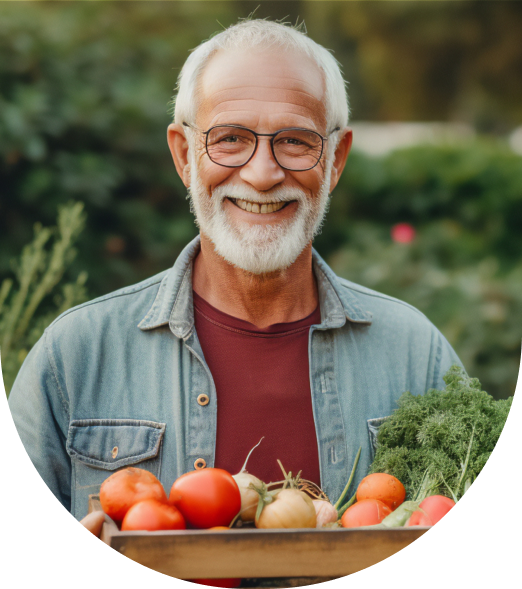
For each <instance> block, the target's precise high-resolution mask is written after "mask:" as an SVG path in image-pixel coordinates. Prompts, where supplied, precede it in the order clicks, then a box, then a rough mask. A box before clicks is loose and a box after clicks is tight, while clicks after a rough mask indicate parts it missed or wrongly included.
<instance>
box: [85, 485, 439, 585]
mask: <svg viewBox="0 0 522 589" xmlns="http://www.w3.org/2000/svg"><path fill="white" fill-rule="evenodd" d="M97 509H101V507H100V504H99V499H98V496H95V495H91V496H90V498H89V512H91V511H94V510H97ZM106 519H107V521H106V522H105V523H104V525H103V529H102V535H101V539H102V540H103V541H104V542H106V543H107V544H108V545H109V546H111V547H112V548H114V549H115V550H117V551H118V552H120V553H122V554H124V555H125V556H127V557H128V558H130V559H132V560H134V561H136V562H138V563H140V564H142V565H144V566H146V567H148V568H150V569H153V570H155V571H158V572H160V573H163V574H165V575H169V576H171V577H176V578H178V579H198V578H199V579H206V578H212V579H217V578H229V577H233V578H242V579H266V580H267V583H266V585H265V586H271V587H292V586H301V585H307V584H311V583H318V582H321V581H325V580H329V579H335V578H338V577H343V576H345V575H349V574H351V573H355V572H357V571H360V570H362V569H364V568H366V567H369V566H371V565H372V564H375V563H377V562H380V561H381V560H384V559H385V558H388V557H389V556H391V555H392V554H395V553H396V552H398V551H399V550H401V549H402V548H404V547H405V546H407V545H408V544H410V543H411V542H413V541H414V540H416V539H417V538H419V537H420V536H422V534H424V533H425V532H426V530H427V529H429V528H390V529H388V530H358V529H353V530H344V529H307V530H257V529H255V528H246V527H245V528H241V529H232V530H229V531H209V530H173V531H160V532H122V531H120V530H119V529H118V527H117V526H116V524H115V523H114V522H113V521H112V520H110V518H108V517H107V516H106ZM276 579H279V580H280V581H279V582H277V581H276ZM270 580H271V581H270ZM307 580H308V581H307ZM246 584H247V585H248V583H246ZM257 585H258V586H261V585H263V583H258V584H257ZM249 586H256V584H249Z"/></svg>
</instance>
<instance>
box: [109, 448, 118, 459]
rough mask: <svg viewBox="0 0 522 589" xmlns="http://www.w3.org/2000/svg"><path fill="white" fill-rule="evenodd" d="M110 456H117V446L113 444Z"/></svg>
mask: <svg viewBox="0 0 522 589" xmlns="http://www.w3.org/2000/svg"><path fill="white" fill-rule="evenodd" d="M111 454H112V457H113V458H116V456H118V446H114V448H113V449H112V452H111Z"/></svg>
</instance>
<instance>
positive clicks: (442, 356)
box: [428, 328, 466, 391]
mask: <svg viewBox="0 0 522 589" xmlns="http://www.w3.org/2000/svg"><path fill="white" fill-rule="evenodd" d="M431 364H432V367H433V369H432V378H431V379H429V381H430V380H431V382H429V381H428V389H437V390H439V391H440V390H443V389H445V388H446V383H445V382H444V375H445V374H446V372H448V370H449V369H450V368H451V366H453V365H454V364H457V365H458V366H461V367H462V368H463V369H464V371H465V370H466V369H465V368H464V365H463V364H462V362H461V360H460V358H459V357H458V356H457V353H456V352H455V350H454V349H453V348H452V347H451V345H450V343H449V342H448V340H447V339H446V338H445V337H444V336H443V335H442V333H441V332H440V331H439V330H438V329H436V328H434V334H433V339H432V361H431Z"/></svg>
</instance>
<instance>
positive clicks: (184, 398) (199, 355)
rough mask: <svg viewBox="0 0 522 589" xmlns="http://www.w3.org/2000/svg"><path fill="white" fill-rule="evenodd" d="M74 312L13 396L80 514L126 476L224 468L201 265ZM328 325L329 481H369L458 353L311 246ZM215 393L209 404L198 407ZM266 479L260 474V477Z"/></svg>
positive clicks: (333, 489) (321, 423)
mask: <svg viewBox="0 0 522 589" xmlns="http://www.w3.org/2000/svg"><path fill="white" fill-rule="evenodd" d="M199 248H200V244H199V238H196V239H194V240H193V241H192V242H191V243H190V244H189V245H188V246H187V247H186V248H185V249H184V250H183V252H182V253H181V255H180V256H179V258H178V259H177V260H176V263H175V264H174V266H173V267H172V268H171V269H170V270H167V271H165V272H163V273H161V274H159V275H157V276H154V277H152V278H149V279H148V280H145V281H143V282H141V283H139V284H136V285H134V286H130V287H127V288H123V289H121V290H118V291H116V292H113V293H111V294H108V295H106V296H103V297H101V298H98V299H95V300H93V301H90V302H88V303H85V304H83V305H80V306H78V307H75V308H73V309H70V310H69V311H66V312H65V313H63V314H62V315H61V316H60V317H59V318H58V319H56V320H55V321H54V322H53V323H52V324H51V325H50V326H49V327H48V328H47V329H46V331H45V333H44V335H43V336H42V337H41V339H40V340H39V341H38V343H37V344H36V345H35V346H34V347H33V349H32V350H31V352H30V353H29V355H28V357H27V358H26V360H25V362H24V364H23V366H22V368H21V370H20V372H19V374H18V377H17V379H16V382H15V383H14V386H13V389H12V391H11V395H10V398H9V404H10V408H11V411H12V414H13V418H14V422H15V424H16V427H17V429H18V432H19V434H20V437H21V439H22V442H23V444H24V446H25V448H26V450H27V452H28V454H29V456H30V458H31V460H32V461H33V463H34V465H35V467H36V469H37V470H38V472H39V473H40V475H41V476H42V477H43V479H44V480H45V482H46V483H47V485H48V486H49V487H50V489H51V490H52V491H53V493H54V494H55V495H56V497H57V498H58V499H59V500H60V501H61V502H62V504H63V505H64V506H65V507H66V508H67V509H69V510H70V511H71V512H72V513H73V514H74V515H75V517H77V518H81V517H83V516H84V515H86V513H87V508H88V496H89V494H94V493H97V492H98V491H99V488H100V485H101V483H102V482H103V481H104V480H105V479H106V478H107V477H108V476H109V475H110V474H112V473H113V472H114V471H116V470H117V469H119V468H123V467H127V466H136V467H139V468H145V469H147V470H149V471H151V472H153V473H154V474H155V475H156V476H157V477H158V478H159V479H160V481H161V482H162V483H163V485H164V487H165V489H166V491H167V494H168V492H169V490H170V486H171V485H172V483H173V482H174V480H175V479H176V478H177V477H178V476H180V475H181V474H183V473H185V472H187V471H190V470H193V469H194V468H195V467H196V466H195V465H196V464H198V466H200V465H201V464H206V466H207V467H211V466H213V464H214V449H215V439H216V415H217V413H216V409H217V403H218V399H217V398H216V389H215V386H214V382H213V380H212V375H211V373H210V370H209V368H208V366H207V364H206V362H205V359H204V357H203V352H202V349H201V345H200V343H199V341H198V336H197V333H196V331H195V328H194V313H193V300H192V267H193V264H192V262H193V259H194V258H195V256H196V255H197V253H198V252H199ZM313 269H314V273H315V276H316V278H317V285H318V292H319V302H320V309H321V323H320V324H319V325H313V326H312V327H311V328H310V333H309V346H308V350H309V361H310V385H311V392H312V404H313V411H314V419H315V434H316V436H317V442H318V448H319V464H320V473H321V486H322V488H323V490H324V491H325V492H326V493H327V495H328V497H329V498H330V500H332V501H335V500H337V498H338V496H339V495H340V493H341V491H342V489H343V488H344V486H345V484H346V482H347V480H348V476H349V473H350V471H351V469H352V465H353V462H354V459H355V457H356V454H357V451H358V449H359V447H360V446H361V447H362V452H361V458H360V461H359V466H358V468H357V473H356V477H355V481H354V483H353V489H355V487H356V485H357V484H358V482H359V481H360V480H361V478H362V477H364V476H365V475H366V473H367V471H368V468H369V466H370V464H371V461H372V458H373V453H374V450H375V435H376V432H377V429H378V426H379V424H380V423H381V422H382V418H384V417H385V416H387V415H389V414H390V413H391V412H392V411H393V409H394V408H395V407H396V400H397V399H398V398H399V397H400V395H401V394H402V393H403V392H404V391H411V392H412V393H413V394H423V393H424V392H425V391H426V390H428V389H430V388H443V387H444V382H443V380H442V377H443V375H444V373H445V372H446V370H447V369H448V368H449V367H450V366H451V365H452V364H455V363H456V364H459V365H461V363H460V361H459V359H458V357H457V356H456V354H455V352H454V351H453V349H452V348H451V346H450V345H449V343H448V342H447V341H446V339H445V338H444V337H443V336H442V335H441V333H440V332H439V331H438V330H437V329H436V328H435V327H434V326H433V325H432V324H431V323H430V322H429V321H428V319H427V318H426V317H425V316H424V315H423V314H422V313H420V312H419V311H418V310H416V309H415V308H413V307H411V306H410V305H408V304H406V303H404V302H401V301H399V300H397V299H394V298H391V297H388V296H386V295H383V294H380V293H377V292H374V291H372V290H369V289H367V288H364V287H362V286H358V285H356V284H353V283H351V282H349V281H347V280H343V279H341V278H339V277H337V276H336V275H335V274H334V273H333V272H332V270H331V269H330V268H329V267H328V266H327V264H326V263H325V262H324V261H323V260H322V259H321V258H320V256H319V255H318V254H317V252H315V250H314V252H313ZM202 394H203V395H206V396H207V397H208V398H209V399H210V402H208V403H206V404H199V403H198V397H199V396H200V395H202ZM254 474H255V473H254Z"/></svg>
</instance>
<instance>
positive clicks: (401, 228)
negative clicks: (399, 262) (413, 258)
mask: <svg viewBox="0 0 522 589" xmlns="http://www.w3.org/2000/svg"><path fill="white" fill-rule="evenodd" d="M390 233H391V238H392V239H393V241H395V242H397V243H411V242H412V241H413V240H414V239H415V234H416V231H415V228H414V227H413V226H412V225H410V224H409V223H397V224H396V225H394V226H393V227H392V228H391V232H390Z"/></svg>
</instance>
